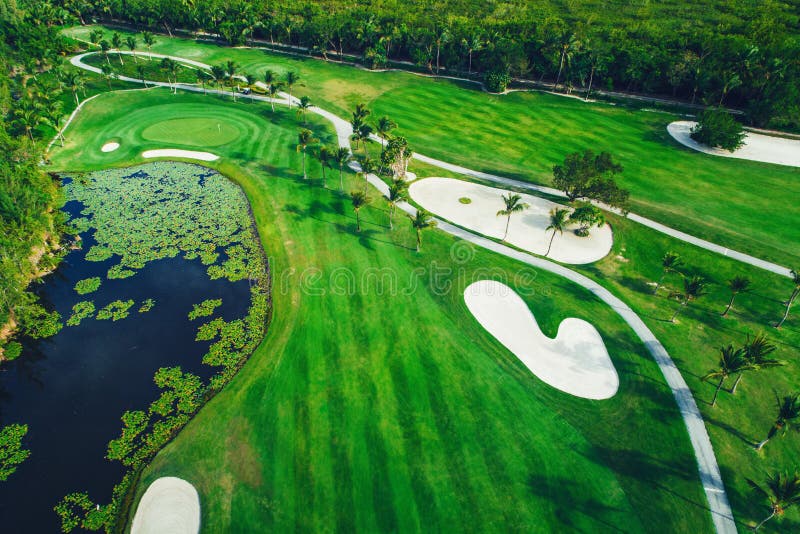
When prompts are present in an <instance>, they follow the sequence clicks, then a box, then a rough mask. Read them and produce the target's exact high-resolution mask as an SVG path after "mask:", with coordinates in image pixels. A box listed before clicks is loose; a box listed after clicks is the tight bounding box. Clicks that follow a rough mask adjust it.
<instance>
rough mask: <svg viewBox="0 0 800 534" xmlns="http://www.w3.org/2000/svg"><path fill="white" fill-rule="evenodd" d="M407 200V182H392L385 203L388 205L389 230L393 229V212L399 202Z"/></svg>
mask: <svg viewBox="0 0 800 534" xmlns="http://www.w3.org/2000/svg"><path fill="white" fill-rule="evenodd" d="M406 200H408V182H406V181H405V180H394V181H392V185H390V186H389V194H388V195H387V196H386V202H387V203H388V204H389V229H390V230H392V229H394V220H393V219H394V212H395V208H397V205H398V204H399V203H400V202H405V201H406Z"/></svg>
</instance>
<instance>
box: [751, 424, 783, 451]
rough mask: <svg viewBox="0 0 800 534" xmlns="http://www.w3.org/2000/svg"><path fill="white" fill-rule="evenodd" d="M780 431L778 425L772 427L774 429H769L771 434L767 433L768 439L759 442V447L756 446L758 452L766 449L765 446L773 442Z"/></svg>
mask: <svg viewBox="0 0 800 534" xmlns="http://www.w3.org/2000/svg"><path fill="white" fill-rule="evenodd" d="M778 430H780V429H779V428H778V425H772V427H771V428H770V429H769V432H767V437H766V438H764V440H763V441H761V442H759V444H758V445H756V450H757V451H760V450H761V449H762V448H764V445H766V444H767V442H768V441H769V440H771V439H772V438H773V437H774V436H775V434H777V433H778Z"/></svg>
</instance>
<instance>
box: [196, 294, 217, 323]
mask: <svg viewBox="0 0 800 534" xmlns="http://www.w3.org/2000/svg"><path fill="white" fill-rule="evenodd" d="M219 306H222V299H207V300H204V301H203V302H201V303H200V304H195V305H194V306H193V307H192V311H190V312H189V320H190V321H194V320H195V319H197V318H198V317H210V316H211V315H212V314H213V313H214V310H216V309H217V308H218V307H219Z"/></svg>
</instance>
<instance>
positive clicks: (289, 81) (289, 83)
mask: <svg viewBox="0 0 800 534" xmlns="http://www.w3.org/2000/svg"><path fill="white" fill-rule="evenodd" d="M299 81H300V75H299V74H297V73H296V72H295V71H293V70H290V71H289V72H287V73H286V80H285V82H284V83H285V84H286V89H287V91H289V109H291V108H292V87H294V84H296V83H297V82H299Z"/></svg>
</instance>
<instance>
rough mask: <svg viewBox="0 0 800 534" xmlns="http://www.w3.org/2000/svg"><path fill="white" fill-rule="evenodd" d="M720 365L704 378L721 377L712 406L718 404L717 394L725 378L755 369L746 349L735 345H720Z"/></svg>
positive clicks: (706, 379)
mask: <svg viewBox="0 0 800 534" xmlns="http://www.w3.org/2000/svg"><path fill="white" fill-rule="evenodd" d="M719 351H720V357H719V367H718V368H717V369H714V370H712V371H709V372H708V373H706V375H705V376H704V377H703V380H705V381H708V380H711V379H712V378H719V382H718V383H717V389H716V390H715V391H714V398H713V399H711V406H716V404H717V395H719V390H720V389H722V384H723V383H724V382H725V380H726V379H727V378H728V377H729V376H731V375H732V374H734V373H741V372H744V371H749V370H751V369H753V365H752V364H751V363H750V362H749V361H748V360H747V358H746V357H745V354H744V349H735V348H733V345H731V344H728V346H726V347H720V349H719Z"/></svg>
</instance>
